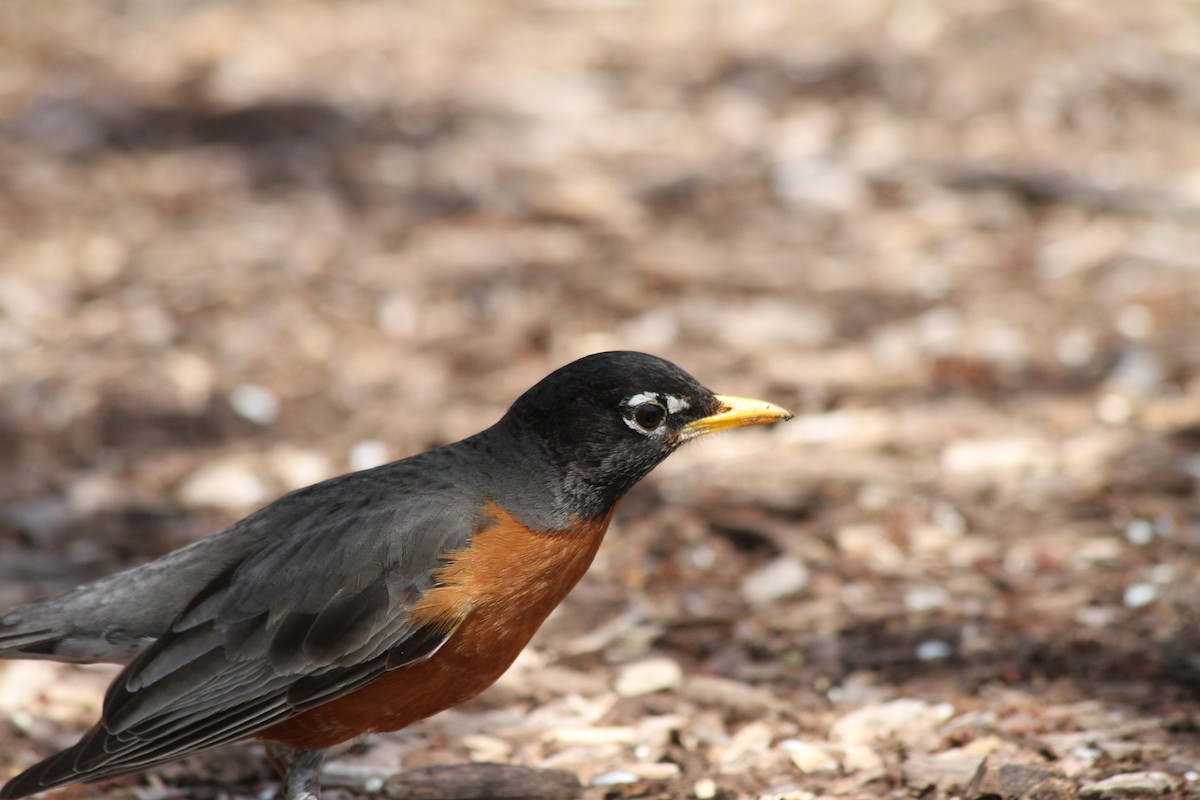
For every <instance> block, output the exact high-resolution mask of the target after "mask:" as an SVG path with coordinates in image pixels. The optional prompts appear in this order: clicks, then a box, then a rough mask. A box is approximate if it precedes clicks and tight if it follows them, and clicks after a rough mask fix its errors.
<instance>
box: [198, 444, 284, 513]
mask: <svg viewBox="0 0 1200 800" xmlns="http://www.w3.org/2000/svg"><path fill="white" fill-rule="evenodd" d="M269 494H270V491H269V489H268V488H267V485H266V483H265V482H264V481H263V480H262V478H260V477H258V475H257V474H256V473H255V472H254V470H253V469H251V468H250V466H249V465H248V464H247V463H246V461H245V459H244V458H243V457H241V456H229V457H226V458H223V459H220V460H217V461H213V462H211V463H209V464H205V465H204V466H202V467H200V468H199V469H197V470H196V471H195V472H193V473H192V474H191V475H189V476H188V477H187V478H185V479H184V481H183V484H182V485H181V486H180V487H179V500H180V502H181V503H183V505H185V506H187V507H188V508H203V507H215V508H224V509H228V510H230V511H240V510H244V509H246V508H249V507H251V506H256V505H259V504H261V503H263V502H264V501H265V500H267V498H268V496H269Z"/></svg>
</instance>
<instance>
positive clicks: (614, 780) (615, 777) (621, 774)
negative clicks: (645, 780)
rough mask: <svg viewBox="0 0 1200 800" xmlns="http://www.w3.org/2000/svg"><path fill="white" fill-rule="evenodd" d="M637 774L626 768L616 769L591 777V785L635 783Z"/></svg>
mask: <svg viewBox="0 0 1200 800" xmlns="http://www.w3.org/2000/svg"><path fill="white" fill-rule="evenodd" d="M637 782H638V776H637V775H634V774H633V773H632V772H629V771H627V770H623V769H618V770H613V771H612V772H605V773H604V774H603V775H597V776H596V777H594V778H592V786H618V785H620V784H622V783H637Z"/></svg>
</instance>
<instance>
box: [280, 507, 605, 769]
mask: <svg viewBox="0 0 1200 800" xmlns="http://www.w3.org/2000/svg"><path fill="white" fill-rule="evenodd" d="M491 515H492V519H493V520H494V522H493V523H492V524H490V525H489V526H488V527H487V528H486V530H483V531H481V532H479V533H477V534H476V535H475V536H474V538H473V540H472V544H471V546H470V547H468V548H464V549H463V550H461V551H458V552H457V553H454V554H451V557H450V560H449V564H448V565H447V566H446V567H445V568H443V569H442V570H441V572H440V575H439V577H440V579H441V582H442V585H441V586H439V587H438V588H437V589H434V590H433V591H431V592H430V593H429V594H427V595H426V596H425V597H424V598H423V599H422V600H421V602H420V603H418V604H417V606H416V607H414V609H413V610H412V613H413V616H414V617H415V618H417V619H418V620H422V621H426V620H435V619H438V620H443V621H447V622H449V621H457V620H461V622H459V624H458V627H457V628H456V629H455V631H454V633H453V634H452V635H451V637H450V639H449V640H447V642H446V643H445V644H444V645H443V646H442V647H441V649H440V650H438V651H437V652H436V653H435V654H434V655H433V656H432V657H430V658H428V659H426V660H425V661H422V662H419V663H416V664H412V665H409V666H406V667H400V668H399V669H395V670H393V671H391V672H389V673H387V674H386V675H384V676H383V677H381V678H379V679H378V680H376V681H374V682H372V683H370V684H368V685H367V686H364V687H363V688H361V689H359V690H357V691H355V692H352V693H350V694H348V695H345V696H343V697H340V698H338V699H336V700H332V701H330V702H328V703H325V704H324V705H320V706H317V707H316V708H311V709H309V710H308V711H305V712H302V713H300V714H298V715H296V716H295V717H292V718H291V719H289V720H287V721H285V722H281V723H279V724H278V725H274V726H272V727H270V728H267V729H266V730H265V731H262V732H261V733H260V734H259V735H260V736H261V737H262V738H264V739H270V740H272V741H276V742H280V743H281V744H284V745H287V746H289V747H295V748H321V747H329V746H331V745H334V744H337V743H338V742H343V741H346V740H347V739H351V738H353V737H355V736H358V735H360V734H363V733H368V732H379V731H393V730H398V729H400V728H403V727H405V726H406V725H409V724H411V723H413V722H416V721H417V720H420V719H424V718H425V717H428V716H431V715H433V714H436V713H437V712H439V711H442V710H444V709H447V708H450V707H452V706H455V705H458V704H459V703H462V702H464V701H466V700H469V699H470V698H472V697H474V696H475V695H477V694H479V693H480V692H482V691H483V690H484V689H486V688H487V687H489V686H491V685H492V683H494V682H495V681H496V679H497V678H499V677H500V676H501V675H502V674H503V673H504V671H505V670H506V669H508V667H509V665H511V664H512V662H513V660H514V659H515V658H516V657H517V655H518V654H519V653H520V652H521V650H522V649H524V647H525V645H526V644H528V643H529V640H530V638H532V637H533V634H534V633H535V632H537V629H538V628H539V627H540V626H541V624H542V623H543V622H544V621H545V619H546V617H547V616H548V615H549V614H550V612H551V611H553V610H554V608H555V606H557V605H558V604H559V603H560V602H561V601H562V599H563V598H564V597H566V595H567V593H568V592H569V591H570V590H571V588H572V587H573V586H574V585H575V584H576V583H577V582H578V581H579V579H580V578H581V577H583V574H584V573H585V572H586V571H587V568H588V566H589V565H590V564H591V563H592V559H593V558H594V557H595V555H596V550H597V549H598V548H599V547H600V542H601V540H602V539H603V538H604V532H605V530H607V528H608V522H609V519H610V518H611V512H610V513H609V515H608V516H606V517H604V518H603V519H599V520H595V521H593V522H589V523H587V524H585V525H583V526H580V527H577V528H575V529H573V530H570V531H565V532H551V533H541V532H536V531H531V530H529V529H527V528H525V527H524V526H522V525H521V524H520V523H518V522H516V520H514V519H513V518H512V517H511V516H510V515H508V514H507V513H506V512H505V511H504V510H503V509H500V508H498V507H495V506H493V507H492V508H491Z"/></svg>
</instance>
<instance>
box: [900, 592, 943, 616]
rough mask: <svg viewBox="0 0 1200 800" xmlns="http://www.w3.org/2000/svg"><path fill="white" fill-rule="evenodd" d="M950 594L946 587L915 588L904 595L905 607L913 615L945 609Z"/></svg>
mask: <svg viewBox="0 0 1200 800" xmlns="http://www.w3.org/2000/svg"><path fill="white" fill-rule="evenodd" d="M949 602H950V592H948V591H946V588H945V587H944V586H914V587H913V588H911V589H909V590H908V591H907V592H905V593H904V607H905V608H907V609H908V610H909V611H912V612H913V613H920V612H922V611H934V610H937V609H939V608H945V607H946V604H947V603H949Z"/></svg>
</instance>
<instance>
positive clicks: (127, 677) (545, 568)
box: [0, 351, 792, 800]
mask: <svg viewBox="0 0 1200 800" xmlns="http://www.w3.org/2000/svg"><path fill="white" fill-rule="evenodd" d="M791 416H792V415H791V413H790V412H788V411H787V410H785V409H783V408H781V407H779V406H776V405H773V404H771V403H767V402H764V401H760V400H752V399H747V398H743V397H736V396H730V395H718V394H714V393H713V392H712V391H710V390H709V389H707V388H705V387H704V386H702V385H701V384H700V383H699V382H698V381H697V380H696V379H695V378H693V377H692V376H691V375H690V374H688V373H687V372H685V371H684V370H683V369H681V368H680V367H678V366H676V365H674V364H673V363H671V362H669V361H666V360H664V359H661V358H658V357H656V356H652V355H648V354H645V353H638V352H633V351H612V352H605V353H597V354H593V355H590V356H585V357H583V358H580V359H578V360H576V361H573V362H571V363H569V364H567V365H565V366H562V367H560V368H559V369H557V370H555V371H554V372H552V373H551V374H550V375H548V376H547V377H546V378H544V379H543V380H541V381H540V382H538V383H537V384H535V385H534V386H533V387H532V388H531V389H529V390H528V391H526V392H525V393H524V394H522V395H521V396H520V397H519V398H518V399H517V400H516V401H515V402H514V403H513V404H512V405H511V407H510V408H509V409H508V411H507V412H506V413H505V414H504V415H503V416H502V417H501V418H500V420H499V421H498V422H496V423H495V424H494V425H492V426H491V427H489V428H487V429H485V430H484V431H482V432H480V433H478V434H475V435H474V436H470V437H468V438H466V439H463V440H461V441H458V442H455V443H452V444H447V445H443V446H440V447H437V448H434V449H432V450H429V451H427V452H424V453H421V454H418V455H414V456H410V457H408V458H404V459H402V460H399V461H394V462H392V463H388V464H384V465H382V466H378V467H375V468H372V469H367V470H363V471H358V472H351V473H348V474H345V475H342V476H339V477H335V478H331V479H329V480H325V481H322V482H320V483H316V484H314V485H312V486H308V487H306V488H302V489H298V490H296V491H293V492H290V493H288V494H285V495H283V496H282V497H280V498H279V499H277V500H275V501H274V502H272V503H270V504H269V505H267V506H265V507H263V508H261V509H259V510H258V511H255V512H253V513H251V514H250V515H249V516H247V517H245V518H244V519H242V520H240V521H238V522H235V523H234V524H232V525H231V526H229V527H228V528H225V529H224V530H222V531H220V532H218V533H215V534H212V535H210V536H208V537H205V538H202V539H199V540H197V541H196V542H194V543H192V544H190V545H187V546H185V547H182V548H180V549H178V550H175V551H173V552H170V553H168V554H166V555H164V556H162V557H160V558H158V559H157V560H154V561H151V562H149V563H146V564H143V565H141V566H138V567H134V568H132V569H130V570H127V571H125V572H121V573H118V574H115V575H111V576H109V577H105V578H102V579H100V580H97V581H95V582H92V583H89V584H86V585H84V586H81V587H79V588H76V589H73V590H70V591H67V592H65V593H63V594H60V595H57V596H54V597H51V598H48V599H44V600H40V601H35V602H32V603H29V604H27V605H24V606H19V607H17V608H16V609H14V610H12V611H10V612H9V613H7V614H5V615H4V616H3V617H0V658H42V659H52V660H58V661H66V662H76V663H92V662H115V663H118V664H124V665H125V666H124V667H123V668H122V669H121V671H120V672H119V673H118V674H117V675H116V676H115V677H114V679H113V681H112V683H111V685H110V686H109V687H108V689H107V691H106V693H105V696H104V701H103V707H102V713H101V717H100V720H99V721H98V722H97V723H96V724H95V726H93V727H92V728H91V729H90V730H88V731H87V732H86V733H84V734H83V736H82V737H81V738H80V740H79V741H78V742H77V743H76V744H74V745H72V746H71V747H68V748H67V749H65V750H62V751H61V752H59V753H57V754H55V755H51V756H49V757H48V758H46V759H44V760H43V761H41V762H39V763H37V764H34V765H33V766H31V767H29V768H28V769H26V770H25V771H24V772H22V773H20V774H19V775H17V776H16V777H14V778H12V779H11V780H10V781H8V783H7V784H5V786H4V787H3V788H2V789H0V800H15V798H19V797H26V796H28V795H30V794H34V793H37V792H42V791H45V790H47V789H51V788H54V787H59V786H64V785H67V784H71V783H76V782H90V781H96V780H101V779H106V778H110V777H116V776H119V775H126V774H131V773H135V772H140V771H143V770H146V769H148V768H151V767H154V766H156V765H159V764H163V763H166V762H169V761H173V760H176V759H179V758H182V757H184V756H187V755H191V754H194V753H198V752H202V751H205V750H209V749H211V748H214V747H218V746H220V745H224V744H226V743H229V742H234V741H239V740H244V739H261V740H264V741H266V742H267V743H274V745H277V746H282V748H283V750H284V752H286V753H288V754H289V758H288V763H287V766H286V768H285V769H281V772H282V773H283V774H282V777H283V780H284V793H285V796H286V797H287V798H288V800H316V798H318V797H319V793H320V769H321V764H322V759H323V757H324V753H325V751H326V750H327V749H328V748H329V747H332V746H334V745H337V744H340V743H342V742H345V741H348V740H351V739H353V738H355V737H357V736H360V735H362V734H365V733H373V732H383V731H392V730H399V729H401V728H404V727H405V726H407V725H409V724H411V723H413V722H415V721H417V720H420V719H424V718H426V717H429V716H431V715H433V714H435V713H437V712H439V711H442V710H444V709H447V708H450V707H452V706H455V705H458V704H460V703H462V702H464V701H466V700H468V699H470V698H471V697H473V696H475V695H477V694H478V693H479V692H481V691H483V690H484V689H485V688H487V687H488V686H490V685H491V684H492V683H493V682H494V681H495V680H496V679H497V678H498V677H500V675H501V674H502V673H503V672H504V671H505V670H506V669H507V668H508V666H509V665H510V664H511V663H512V662H513V660H514V659H515V658H516V656H517V654H518V653H520V651H521V650H522V649H523V648H524V647H525V645H526V644H527V643H528V642H529V640H530V638H531V637H532V636H533V634H534V632H535V631H537V629H538V628H539V627H540V625H541V624H542V622H543V621H544V620H545V619H546V617H547V615H549V613H550V612H551V611H552V610H553V609H554V608H555V607H556V606H557V605H558V604H559V603H560V602H561V601H562V600H563V598H564V597H565V596H566V595H567V593H568V592H569V591H570V590H571V588H572V587H573V586H574V585H575V584H576V582H578V581H579V579H580V578H581V577H582V576H583V574H584V573H585V572H586V570H587V569H588V567H589V565H590V564H591V562H592V559H593V557H594V556H595V554H596V551H597V549H598V548H599V546H600V542H601V540H602V539H603V537H604V534H605V531H606V530H607V528H608V526H609V521H610V520H611V519H612V516H613V512H614V509H615V508H616V506H617V504H618V502H619V501H620V500H621V498H622V497H623V496H624V495H625V493H626V492H627V491H628V490H629V489H630V488H631V487H632V486H634V485H635V484H636V483H638V481H640V480H641V479H642V478H644V477H645V476H646V475H647V474H648V473H649V472H650V471H651V470H652V469H653V468H654V467H656V466H657V465H658V464H659V463H661V462H662V461H663V460H664V459H665V458H666V457H667V456H669V455H670V454H671V453H672V452H674V451H675V450H676V449H677V448H679V447H680V446H681V445H682V444H684V443H685V442H688V441H690V440H692V439H695V438H697V437H699V436H703V435H707V434H710V433H714V432H718V431H725V430H730V429H734V428H741V427H746V426H750V425H762V424H768V423H774V422H778V421H781V420H786V419H789V418H790V417H791ZM268 752H270V749H269V750H268Z"/></svg>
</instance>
